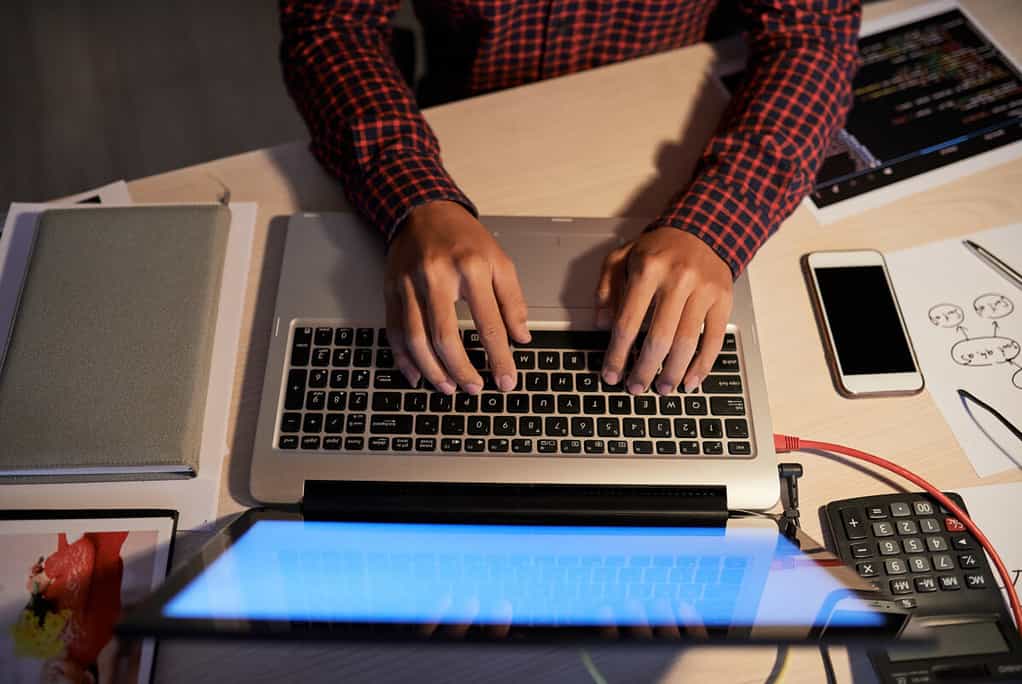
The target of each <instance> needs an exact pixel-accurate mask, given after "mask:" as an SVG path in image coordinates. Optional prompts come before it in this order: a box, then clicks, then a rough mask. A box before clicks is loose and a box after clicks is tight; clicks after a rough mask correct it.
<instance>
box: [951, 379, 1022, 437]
mask: <svg viewBox="0 0 1022 684" xmlns="http://www.w3.org/2000/svg"><path fill="white" fill-rule="evenodd" d="M958 398H959V399H961V401H962V404H963V405H964V406H965V410H966V412H967V413H968V414H969V417H970V418H972V420H973V422H976V417H975V416H973V415H972V412H971V411H969V407H968V405H967V404H966V403H965V402H966V401H967V400H968V401H970V402H972V403H973V404H976V405H977V406H980V407H982V408H983V409H985V410H986V412H987V413H989V414H990V415H992V416H993V417H994V418H996V419H997V420H998V421H999V422H1000V423H1001V425H1003V426H1004V427H1006V428H1007V429H1008V431H1009V432H1011V434H1013V435H1015V437H1017V438H1018V439H1019V440H1020V441H1022V431H1020V430H1019V429H1018V428H1017V427H1015V426H1014V425H1012V424H1011V421H1010V420H1008V419H1007V418H1005V417H1004V416H1002V415H1001V412H1000V411H998V410H997V409H995V408H994V407H993V406H991V405H990V404H988V403H986V402H985V401H983V400H982V399H980V398H979V397H977V396H976V395H974V394H973V393H972V392H970V391H969V390H964V389H961V388H959V389H958ZM976 424H977V426H979V423H976ZM979 428H980V430H983V428H982V426H979ZM983 432H984V433H986V430H983ZM987 436H988V437H989V436H990V435H987Z"/></svg>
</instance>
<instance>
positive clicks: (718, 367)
mask: <svg viewBox="0 0 1022 684" xmlns="http://www.w3.org/2000/svg"><path fill="white" fill-rule="evenodd" d="M710 371H711V372H713V373H737V372H738V355H737V354H720V355H719V356H717V358H716V360H715V361H714V362H713V368H711V369H710Z"/></svg>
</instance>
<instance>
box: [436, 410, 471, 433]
mask: <svg viewBox="0 0 1022 684" xmlns="http://www.w3.org/2000/svg"><path fill="white" fill-rule="evenodd" d="M440 434H443V435H463V434H465V416H459V415H451V416H444V417H443V418H441V419H440Z"/></svg>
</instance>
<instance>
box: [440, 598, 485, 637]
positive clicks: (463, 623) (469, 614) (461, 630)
mask: <svg viewBox="0 0 1022 684" xmlns="http://www.w3.org/2000/svg"><path fill="white" fill-rule="evenodd" d="M453 612H454V615H453V616H452V617H454V619H455V620H457V622H454V623H452V624H450V625H448V627H447V629H445V630H444V632H445V633H446V634H447V635H449V636H451V637H453V638H455V639H461V638H463V637H464V636H465V634H466V633H467V632H468V630H469V628H470V627H472V623H473V622H475V619H476V617H477V616H478V615H479V599H478V598H476V597H475V596H473V597H471V598H467V599H465V600H463V601H461V605H459V606H458V607H457V610H455V611H453Z"/></svg>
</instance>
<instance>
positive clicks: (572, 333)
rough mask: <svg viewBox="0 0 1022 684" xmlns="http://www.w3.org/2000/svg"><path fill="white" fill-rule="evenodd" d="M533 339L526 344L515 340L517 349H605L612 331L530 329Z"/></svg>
mask: <svg viewBox="0 0 1022 684" xmlns="http://www.w3.org/2000/svg"><path fill="white" fill-rule="evenodd" d="M529 332H530V333H531V335H532V340H530V341H529V342H527V343H526V344H521V343H519V342H515V343H514V346H515V348H516V349H528V348H530V347H532V348H536V349H593V350H597V351H603V350H604V349H606V348H607V345H608V344H609V343H610V333H609V332H606V331H604V330H530V331H529Z"/></svg>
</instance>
